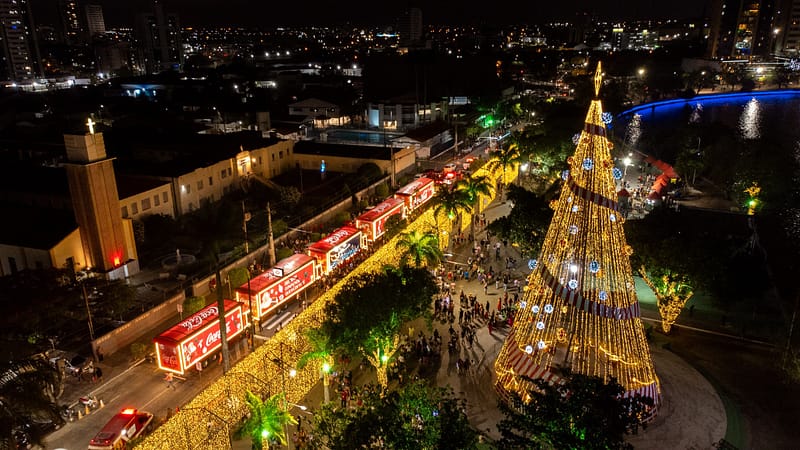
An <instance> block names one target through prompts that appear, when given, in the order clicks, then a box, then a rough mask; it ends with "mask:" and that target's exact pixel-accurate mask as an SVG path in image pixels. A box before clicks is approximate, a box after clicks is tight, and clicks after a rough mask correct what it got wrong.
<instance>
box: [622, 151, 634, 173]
mask: <svg viewBox="0 0 800 450" xmlns="http://www.w3.org/2000/svg"><path fill="white" fill-rule="evenodd" d="M622 162H623V163H624V164H625V171H624V172H623V173H622V177H623V178H624V177H625V176H627V175H628V166H630V165H631V163H632V161H631V158H630V156H626V157H625V159H623V160H622Z"/></svg>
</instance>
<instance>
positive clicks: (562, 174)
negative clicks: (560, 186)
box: [561, 170, 569, 181]
mask: <svg viewBox="0 0 800 450" xmlns="http://www.w3.org/2000/svg"><path fill="white" fill-rule="evenodd" d="M568 178H569V170H564V171H563V172H561V179H562V180H564V181H567V179H568Z"/></svg>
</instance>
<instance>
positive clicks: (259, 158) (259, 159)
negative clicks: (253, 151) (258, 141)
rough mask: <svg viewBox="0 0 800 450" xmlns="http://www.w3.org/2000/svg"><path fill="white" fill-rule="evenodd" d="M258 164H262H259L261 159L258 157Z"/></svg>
mask: <svg viewBox="0 0 800 450" xmlns="http://www.w3.org/2000/svg"><path fill="white" fill-rule="evenodd" d="M258 163H259V164H261V163H262V162H261V157H260V156H259V157H258Z"/></svg>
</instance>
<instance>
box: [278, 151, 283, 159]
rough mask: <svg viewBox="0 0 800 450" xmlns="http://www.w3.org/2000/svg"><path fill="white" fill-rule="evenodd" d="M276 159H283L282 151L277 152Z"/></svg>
mask: <svg viewBox="0 0 800 450" xmlns="http://www.w3.org/2000/svg"><path fill="white" fill-rule="evenodd" d="M278 159H283V150H281V151H280V152H278Z"/></svg>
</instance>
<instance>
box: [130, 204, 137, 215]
mask: <svg viewBox="0 0 800 450" xmlns="http://www.w3.org/2000/svg"><path fill="white" fill-rule="evenodd" d="M131 214H133V215H136V214H139V205H137V204H136V203H131Z"/></svg>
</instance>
